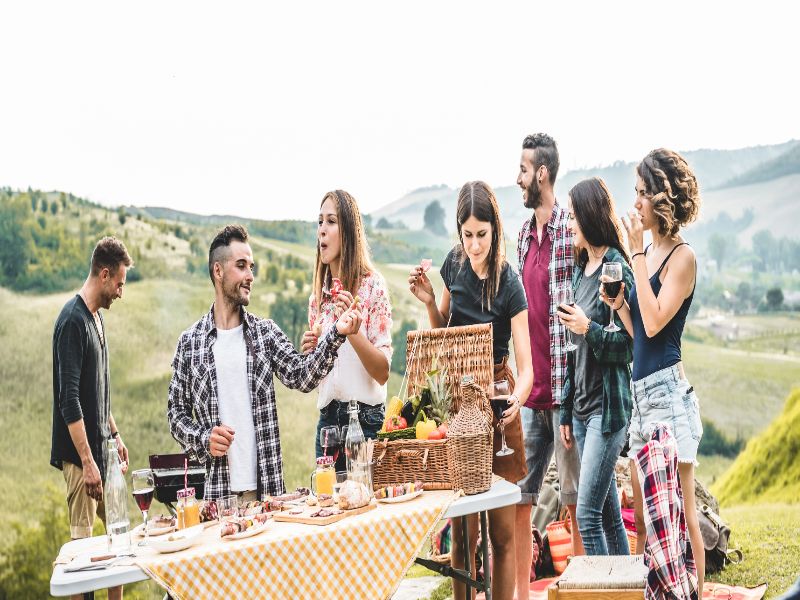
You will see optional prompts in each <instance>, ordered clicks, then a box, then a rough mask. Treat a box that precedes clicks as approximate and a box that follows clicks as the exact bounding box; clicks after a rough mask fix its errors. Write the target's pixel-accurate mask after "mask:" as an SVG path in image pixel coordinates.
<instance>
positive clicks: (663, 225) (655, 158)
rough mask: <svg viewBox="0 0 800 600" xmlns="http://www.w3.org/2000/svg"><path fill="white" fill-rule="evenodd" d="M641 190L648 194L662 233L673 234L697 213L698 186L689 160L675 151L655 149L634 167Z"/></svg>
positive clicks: (698, 203) (676, 233) (698, 202)
mask: <svg viewBox="0 0 800 600" xmlns="http://www.w3.org/2000/svg"><path fill="white" fill-rule="evenodd" d="M636 173H637V174H638V175H639V177H641V178H642V181H644V186H645V191H646V192H647V193H648V194H652V196H653V199H652V202H653V210H654V211H655V213H656V216H657V217H658V223H659V224H658V230H659V232H660V233H661V234H662V235H666V236H669V237H675V236H676V235H678V231H679V230H680V228H681V227H683V226H684V225H687V224H689V223H691V222H692V221H694V220H695V219H697V216H698V214H699V213H700V189H699V187H698V185H697V177H695V175H694V173H693V172H692V169H691V168H689V163H687V162H686V159H685V158H683V157H682V156H681V155H680V154H678V153H677V152H673V151H672V150H667V149H666V148H658V149H656V150H653V151H652V152H650V153H649V154H648V155H647V156H645V157H644V160H642V162H640V163H639V165H638V166H637V167H636Z"/></svg>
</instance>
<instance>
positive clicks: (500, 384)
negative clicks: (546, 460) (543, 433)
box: [489, 379, 514, 456]
mask: <svg viewBox="0 0 800 600" xmlns="http://www.w3.org/2000/svg"><path fill="white" fill-rule="evenodd" d="M510 394H511V392H510V390H509V389H508V381H507V380H505V379H501V380H499V381H495V382H494V383H492V384H491V385H490V386H489V403H490V404H491V405H492V411H494V416H495V417H497V422H498V427H500V436H501V438H502V440H503V444H502V447H501V448H500V450H498V451H497V452H496V456H508V455H509V454H514V450H513V449H512V448H509V447H508V446H507V445H506V429H505V425H504V424H503V413H504V412H505V411H506V409H507V408H508V397H509V395H510Z"/></svg>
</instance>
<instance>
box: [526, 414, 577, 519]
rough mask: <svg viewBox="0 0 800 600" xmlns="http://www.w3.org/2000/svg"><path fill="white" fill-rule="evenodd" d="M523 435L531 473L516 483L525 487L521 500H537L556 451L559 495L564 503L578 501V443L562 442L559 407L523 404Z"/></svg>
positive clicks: (530, 501)
mask: <svg viewBox="0 0 800 600" xmlns="http://www.w3.org/2000/svg"><path fill="white" fill-rule="evenodd" d="M520 415H521V417H522V435H523V437H524V438H525V461H526V466H527V468H528V474H527V475H526V476H525V477H523V478H522V479H521V480H520V481H519V482H517V485H518V486H519V487H520V489H521V490H522V500H520V504H536V503H537V502H538V501H539V491H540V490H541V487H542V482H543V481H544V476H545V474H546V473H547V469H548V467H549V466H550V460H551V459H552V458H553V454H554V452H555V457H556V468H557V469H558V483H559V486H560V488H561V491H560V494H559V495H560V498H561V504H562V505H563V506H570V505H573V504H577V502H578V479H579V478H580V473H581V459H580V456H579V454H578V448H577V445H576V444H572V447H571V448H569V449H567V448H565V447H564V444H563V443H562V442H561V433H560V430H559V424H560V408H559V407H558V406H556V407H555V408H551V409H548V410H538V409H532V408H528V407H527V406H523V407H522V408H521V409H520Z"/></svg>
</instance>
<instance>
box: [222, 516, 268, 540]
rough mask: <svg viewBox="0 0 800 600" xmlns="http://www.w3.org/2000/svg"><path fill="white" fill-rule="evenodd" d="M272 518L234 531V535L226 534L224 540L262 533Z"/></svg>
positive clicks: (239, 538) (240, 538) (241, 538)
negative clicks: (237, 531)
mask: <svg viewBox="0 0 800 600" xmlns="http://www.w3.org/2000/svg"><path fill="white" fill-rule="evenodd" d="M270 521H271V519H270V520H267V521H264V522H263V523H261V524H260V525H255V526H253V527H251V528H250V529H245V530H244V531H240V532H239V533H234V534H233V535H226V536H225V537H224V538H222V539H223V540H243V539H244V538H249V537H253V536H254V535H258V534H259V533H262V532H263V531H264V530H265V529H266V528H267V525H269V524H270Z"/></svg>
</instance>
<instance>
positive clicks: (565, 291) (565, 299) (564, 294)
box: [556, 284, 577, 352]
mask: <svg viewBox="0 0 800 600" xmlns="http://www.w3.org/2000/svg"><path fill="white" fill-rule="evenodd" d="M562 304H563V305H564V306H575V297H574V296H573V294H572V284H568V285H563V286H561V287H559V288H558V289H557V290H556V306H558V307H559V312H560V313H561V314H562V315H564V316H568V315H569V313H568V312H567V311H565V310H560V307H561V305H562ZM576 348H577V346H576V345H575V343H574V342H573V341H572V331H570V330H569V329H567V343H566V345H565V346H564V350H566V351H567V352H572V351H573V350H575V349H576Z"/></svg>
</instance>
